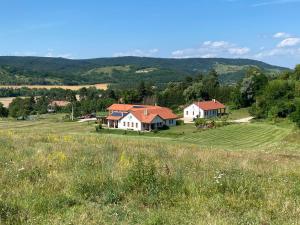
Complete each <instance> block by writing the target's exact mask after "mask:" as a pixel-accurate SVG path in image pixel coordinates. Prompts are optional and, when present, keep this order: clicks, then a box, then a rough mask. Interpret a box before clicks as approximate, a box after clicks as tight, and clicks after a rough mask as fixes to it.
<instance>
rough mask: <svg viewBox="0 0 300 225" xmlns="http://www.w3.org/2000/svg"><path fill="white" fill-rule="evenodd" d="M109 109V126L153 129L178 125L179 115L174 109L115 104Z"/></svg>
mask: <svg viewBox="0 0 300 225" xmlns="http://www.w3.org/2000/svg"><path fill="white" fill-rule="evenodd" d="M108 110H109V116H108V117H107V125H108V127H109V128H118V129H123V130H134V131H151V130H155V129H157V128H160V127H163V126H164V125H166V126H175V125H176V119H177V116H176V115H175V114H174V113H173V112H172V110H170V109H168V108H164V107H160V106H148V105H126V104H113V105H112V106H110V107H109V108H108Z"/></svg>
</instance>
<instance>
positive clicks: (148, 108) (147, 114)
mask: <svg viewBox="0 0 300 225" xmlns="http://www.w3.org/2000/svg"><path fill="white" fill-rule="evenodd" d="M108 110H112V111H126V112H130V113H132V114H133V115H134V116H135V117H136V118H137V119H138V120H139V121H141V122H143V123H151V122H152V121H153V120H154V118H155V117H156V116H159V117H160V118H162V119H163V120H168V119H177V118H178V117H177V115H176V114H174V113H173V112H172V110H171V109H168V108H165V107H160V106H153V105H129V104H113V105H112V106H110V107H109V108H108ZM121 118H122V117H120V119H121ZM107 119H109V120H110V119H111V120H117V118H116V117H112V116H108V117H107Z"/></svg>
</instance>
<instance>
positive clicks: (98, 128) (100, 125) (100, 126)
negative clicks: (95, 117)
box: [96, 124, 103, 132]
mask: <svg viewBox="0 0 300 225" xmlns="http://www.w3.org/2000/svg"><path fill="white" fill-rule="evenodd" d="M102 129H103V127H102V124H98V125H96V132H100V130H102Z"/></svg>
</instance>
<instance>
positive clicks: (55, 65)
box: [0, 56, 288, 85]
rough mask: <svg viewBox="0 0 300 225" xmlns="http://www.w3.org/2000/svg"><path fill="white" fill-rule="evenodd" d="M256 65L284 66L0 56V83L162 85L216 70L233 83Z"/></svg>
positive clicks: (261, 65) (238, 61) (218, 60)
mask: <svg viewBox="0 0 300 225" xmlns="http://www.w3.org/2000/svg"><path fill="white" fill-rule="evenodd" d="M251 66H255V67H259V68H261V69H262V70H264V71H265V72H266V73H267V74H268V75H270V76H274V75H276V74H278V73H279V72H281V71H283V70H288V69H287V68H283V67H278V66H273V65H269V64H266V63H264V62H261V61H256V60H250V59H223V58H207V59H203V58H190V59H165V58H147V57H116V58H96V59H82V60H73V59H64V58H47V57H18V56H2V57H0V84H40V85H41V84H48V85H49V84H56V85H70V84H71V85H72V84H74V85H75V84H94V83H112V84H114V83H115V84H123V85H127V84H128V85H132V84H135V83H136V82H139V81H141V80H144V81H152V82H153V83H154V84H156V85H163V84H166V83H168V82H170V81H179V80H182V79H184V78H185V77H186V76H192V77H193V76H196V75H197V74H199V73H206V72H208V71H209V70H211V69H215V70H216V71H217V72H218V73H219V75H220V81H221V82H223V83H236V82H238V81H239V80H241V79H242V78H243V77H244V75H245V71H246V70H247V69H248V68H249V67H251Z"/></svg>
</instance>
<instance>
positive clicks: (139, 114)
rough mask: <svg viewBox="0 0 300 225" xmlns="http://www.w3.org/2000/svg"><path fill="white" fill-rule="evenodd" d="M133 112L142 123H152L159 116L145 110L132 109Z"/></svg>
mask: <svg viewBox="0 0 300 225" xmlns="http://www.w3.org/2000/svg"><path fill="white" fill-rule="evenodd" d="M131 114H132V115H133V116H135V118H137V119H138V120H139V121H140V122H142V123H151V122H152V121H153V120H154V119H155V118H156V117H157V116H158V117H159V115H157V114H147V115H146V114H145V113H144V111H141V110H139V111H132V112H131Z"/></svg>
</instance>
